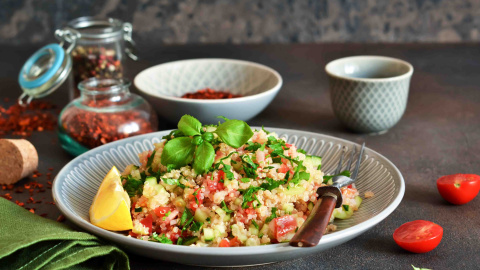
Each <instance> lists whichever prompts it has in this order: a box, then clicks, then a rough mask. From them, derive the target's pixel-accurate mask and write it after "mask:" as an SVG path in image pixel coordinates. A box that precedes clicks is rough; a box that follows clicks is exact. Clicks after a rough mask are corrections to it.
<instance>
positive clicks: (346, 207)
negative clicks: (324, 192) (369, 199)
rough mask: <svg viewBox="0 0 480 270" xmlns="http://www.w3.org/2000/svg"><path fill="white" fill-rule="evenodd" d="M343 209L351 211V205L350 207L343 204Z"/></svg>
mask: <svg viewBox="0 0 480 270" xmlns="http://www.w3.org/2000/svg"><path fill="white" fill-rule="evenodd" d="M342 207H343V209H345V211H348V210H350V205H348V204H343V205H342Z"/></svg>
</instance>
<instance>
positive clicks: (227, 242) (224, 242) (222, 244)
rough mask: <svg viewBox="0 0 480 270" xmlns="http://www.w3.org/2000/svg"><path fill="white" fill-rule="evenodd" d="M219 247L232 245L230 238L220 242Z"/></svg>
mask: <svg viewBox="0 0 480 270" xmlns="http://www.w3.org/2000/svg"><path fill="white" fill-rule="evenodd" d="M218 246H219V247H230V241H228V239H222V241H220V243H218Z"/></svg>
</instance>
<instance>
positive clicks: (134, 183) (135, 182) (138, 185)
mask: <svg viewBox="0 0 480 270" xmlns="http://www.w3.org/2000/svg"><path fill="white" fill-rule="evenodd" d="M124 179H125V180H126V182H125V185H124V186H123V188H124V189H125V191H126V192H127V193H128V196H130V197H134V196H135V195H137V194H141V193H142V187H143V181H142V180H139V179H135V178H134V177H133V176H131V175H128V176H127V177H126V178H124Z"/></svg>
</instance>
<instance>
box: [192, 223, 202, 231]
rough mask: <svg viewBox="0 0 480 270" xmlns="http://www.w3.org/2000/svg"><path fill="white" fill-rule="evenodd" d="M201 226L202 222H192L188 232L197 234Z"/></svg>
mask: <svg viewBox="0 0 480 270" xmlns="http://www.w3.org/2000/svg"><path fill="white" fill-rule="evenodd" d="M202 226H203V222H199V221H198V222H196V221H194V222H192V226H190V230H191V231H192V232H198V231H200V228H202Z"/></svg>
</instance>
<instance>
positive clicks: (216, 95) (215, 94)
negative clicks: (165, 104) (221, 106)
mask: <svg viewBox="0 0 480 270" xmlns="http://www.w3.org/2000/svg"><path fill="white" fill-rule="evenodd" d="M238 97H242V96H241V95H234V94H232V93H230V92H227V91H217V90H213V89H210V88H205V89H201V90H198V91H197V92H195V93H186V94H185V95H183V96H182V98H189V99H229V98H238Z"/></svg>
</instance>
